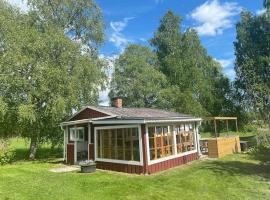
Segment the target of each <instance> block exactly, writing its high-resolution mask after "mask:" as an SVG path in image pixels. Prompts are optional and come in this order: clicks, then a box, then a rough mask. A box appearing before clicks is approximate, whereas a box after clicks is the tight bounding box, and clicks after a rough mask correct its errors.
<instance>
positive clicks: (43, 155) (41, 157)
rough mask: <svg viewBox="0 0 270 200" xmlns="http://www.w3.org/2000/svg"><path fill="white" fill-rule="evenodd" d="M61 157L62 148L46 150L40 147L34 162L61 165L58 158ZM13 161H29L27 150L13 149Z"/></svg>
mask: <svg viewBox="0 0 270 200" xmlns="http://www.w3.org/2000/svg"><path fill="white" fill-rule="evenodd" d="M62 157H63V150H62V148H54V149H51V148H46V147H41V148H40V149H38V151H37V155H36V160H38V161H39V162H48V163H55V164H56V163H61V161H60V158H62ZM14 160H15V161H23V160H29V150H28V149H26V148H18V149H15V158H14Z"/></svg>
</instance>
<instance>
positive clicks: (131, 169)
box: [96, 161, 143, 174]
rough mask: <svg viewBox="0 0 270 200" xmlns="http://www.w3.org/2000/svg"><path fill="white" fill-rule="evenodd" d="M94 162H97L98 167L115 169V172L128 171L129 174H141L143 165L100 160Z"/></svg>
mask: <svg viewBox="0 0 270 200" xmlns="http://www.w3.org/2000/svg"><path fill="white" fill-rule="evenodd" d="M96 163H97V168H98V169H103V170H111V171H117V172H125V173H130V174H142V173H143V166H138V165H128V164H120V163H109V162H100V161H96Z"/></svg>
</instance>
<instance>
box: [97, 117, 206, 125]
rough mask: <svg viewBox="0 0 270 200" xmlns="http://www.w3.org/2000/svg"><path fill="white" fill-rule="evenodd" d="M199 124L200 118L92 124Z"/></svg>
mask: <svg viewBox="0 0 270 200" xmlns="http://www.w3.org/2000/svg"><path fill="white" fill-rule="evenodd" d="M197 121H198V122H200V121H202V119H201V118H193V119H158V120H144V119H140V120H121V119H119V120H98V121H94V120H93V124H151V123H153V124H156V123H174V122H197Z"/></svg>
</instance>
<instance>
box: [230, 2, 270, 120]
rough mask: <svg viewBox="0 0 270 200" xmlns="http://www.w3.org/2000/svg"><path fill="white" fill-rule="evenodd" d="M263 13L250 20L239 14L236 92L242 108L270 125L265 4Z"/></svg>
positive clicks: (269, 29)
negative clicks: (250, 111)
mask: <svg viewBox="0 0 270 200" xmlns="http://www.w3.org/2000/svg"><path fill="white" fill-rule="evenodd" d="M264 6H265V9H266V12H265V13H264V14H263V15H259V16H254V15H252V14H251V13H250V12H247V11H245V12H242V14H241V21H240V22H239V23H238V24H237V26H236V29H237V39H236V42H235V44H234V45H235V54H236V66H235V70H236V83H235V85H236V88H237V89H238V92H239V94H240V96H241V98H242V103H243V106H246V107H247V108H248V109H249V110H252V111H255V112H256V113H260V115H261V117H263V119H265V120H268V122H269V125H270V79H269V77H270V15H269V1H264Z"/></svg>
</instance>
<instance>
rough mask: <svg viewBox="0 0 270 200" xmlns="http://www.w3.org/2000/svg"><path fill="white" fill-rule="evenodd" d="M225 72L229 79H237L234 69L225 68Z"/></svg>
mask: <svg viewBox="0 0 270 200" xmlns="http://www.w3.org/2000/svg"><path fill="white" fill-rule="evenodd" d="M225 74H226V76H227V77H228V78H229V79H231V80H233V79H235V76H236V75H235V71H234V69H228V70H225Z"/></svg>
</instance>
